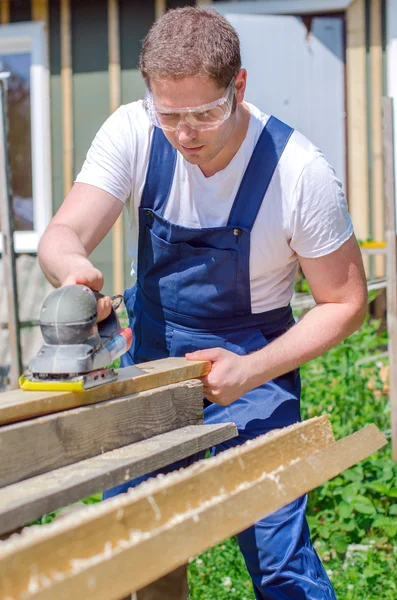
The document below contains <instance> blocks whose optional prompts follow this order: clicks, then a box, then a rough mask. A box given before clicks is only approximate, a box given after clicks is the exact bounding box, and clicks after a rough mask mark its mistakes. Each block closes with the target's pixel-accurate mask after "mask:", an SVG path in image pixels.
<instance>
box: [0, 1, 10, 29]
mask: <svg viewBox="0 0 397 600" xmlns="http://www.w3.org/2000/svg"><path fill="white" fill-rule="evenodd" d="M9 22H10V0H1V2H0V23H1V24H2V25H7V24H8V23H9Z"/></svg>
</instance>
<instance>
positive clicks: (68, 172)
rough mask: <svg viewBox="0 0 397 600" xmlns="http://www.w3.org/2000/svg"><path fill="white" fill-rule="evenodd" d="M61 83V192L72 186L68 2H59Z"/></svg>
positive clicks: (70, 60)
mask: <svg viewBox="0 0 397 600" xmlns="http://www.w3.org/2000/svg"><path fill="white" fill-rule="evenodd" d="M61 82H62V125H63V128H62V129H63V191H64V195H65V196H66V195H67V194H68V193H69V191H70V188H71V187H72V185H73V96H72V92H73V90H72V48H71V31H70V0H61Z"/></svg>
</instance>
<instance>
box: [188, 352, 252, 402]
mask: <svg viewBox="0 0 397 600" xmlns="http://www.w3.org/2000/svg"><path fill="white" fill-rule="evenodd" d="M185 357H186V358H187V360H209V361H211V362H212V368H211V371H210V372H209V373H208V375H206V376H205V377H201V381H202V382H203V386H204V396H205V397H206V398H207V399H208V400H210V402H215V404H220V405H221V406H228V405H229V404H231V403H232V402H234V401H235V400H237V399H238V398H240V397H241V396H242V395H243V394H245V393H246V392H248V391H249V390H250V389H251V386H250V384H249V381H248V364H247V359H248V357H247V356H240V355H238V354H235V353H234V352H230V351H229V350H224V349H223V348H211V349H209V350H197V351H196V352H189V353H187V354H186V355H185Z"/></svg>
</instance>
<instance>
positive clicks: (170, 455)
mask: <svg viewBox="0 0 397 600" xmlns="http://www.w3.org/2000/svg"><path fill="white" fill-rule="evenodd" d="M237 433H238V432H237V429H236V426H235V425H234V424H233V423H219V424H215V425H188V426H187V427H182V428H181V429H176V430H174V431H169V432H167V433H162V434H160V435H156V436H154V437H151V438H150V439H147V440H143V441H141V442H135V443H134V444H130V445H128V446H124V447H123V448H119V449H117V450H112V451H111V452H104V453H103V454H100V455H99V456H95V457H94V458H88V459H87V460H82V461H80V462H78V463H75V464H73V465H69V466H67V467H62V468H61V469H56V470H54V471H50V472H49V473H44V474H43V475H39V476H37V477H31V478H30V479H27V480H25V481H21V482H19V483H15V484H13V485H9V486H7V487H5V488H3V489H1V490H0V535H2V534H4V533H6V532H9V531H13V530H15V529H16V528H17V527H20V526H22V525H25V524H26V523H28V522H29V521H32V520H33V519H37V518H38V517H41V515H44V514H46V513H49V512H52V511H53V510H56V509H57V508H62V507H63V506H67V505H68V504H72V503H73V502H77V501H78V500H81V499H82V498H86V497H87V496H89V495H90V494H94V493H97V492H98V491H102V490H107V489H109V488H111V487H114V486H116V485H119V484H121V483H125V482H126V481H130V480H132V479H135V478H136V477H140V476H141V475H145V474H146V473H152V472H153V471H155V470H157V469H160V468H162V467H165V466H166V465H170V464H173V463H174V462H176V461H178V460H181V459H183V458H187V457H188V456H192V455H193V454H196V453H197V452H201V451H203V450H206V449H207V448H210V447H211V446H215V445H217V444H220V443H222V442H225V441H226V440H228V439H230V438H232V437H235V436H236V435H237Z"/></svg>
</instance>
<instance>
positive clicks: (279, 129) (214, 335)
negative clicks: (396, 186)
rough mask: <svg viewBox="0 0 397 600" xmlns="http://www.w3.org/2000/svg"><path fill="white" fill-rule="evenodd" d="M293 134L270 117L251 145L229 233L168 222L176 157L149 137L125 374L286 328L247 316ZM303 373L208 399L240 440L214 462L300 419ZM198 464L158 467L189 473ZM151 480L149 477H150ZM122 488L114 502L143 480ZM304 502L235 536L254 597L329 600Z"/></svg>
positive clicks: (210, 409)
mask: <svg viewBox="0 0 397 600" xmlns="http://www.w3.org/2000/svg"><path fill="white" fill-rule="evenodd" d="M291 134H292V129H291V128H290V127H288V126H287V125H285V124H284V123H282V122H281V121H279V120H278V119H276V118H274V117H271V118H270V119H269V121H268V123H267V125H266V127H265V128H264V129H263V131H262V134H261V136H260V138H259V140H258V143H257V144H256V147H255V149H254V152H253V154H252V157H251V159H250V162H249V164H248V167H247V169H246V172H245V174H244V177H243V179H242V181H241V185H240V188H239V190H238V192H237V195H236V198H235V201H234V204H233V207H232V209H231V212H230V216H229V220H228V223H227V225H226V226H225V227H214V228H205V229H190V228H188V227H183V226H181V225H177V224H174V223H171V222H169V221H167V220H166V219H164V217H163V214H164V209H165V206H166V203H167V200H168V196H169V193H170V190H171V185H172V181H173V177H174V170H175V164H176V157H177V153H176V150H175V149H174V148H173V147H172V146H171V145H170V144H169V142H168V141H167V139H166V138H165V136H164V134H163V132H162V131H161V129H158V128H155V129H154V133H153V139H152V145H151V152H150V159H149V166H148V171H147V176H146V183H145V187H144V191H143V195H142V201H141V206H140V208H139V241H138V275H137V283H136V285H135V286H134V287H133V288H131V289H129V290H126V293H125V301H126V306H127V310H128V313H129V316H130V322H131V326H132V328H133V331H134V340H133V346H132V348H131V350H130V351H129V353H128V354H126V355H124V357H122V366H127V365H129V364H133V363H140V362H143V361H149V360H155V359H158V358H164V357H166V356H184V355H185V353H186V352H192V351H194V350H202V349H206V348H214V347H221V348H226V349H227V350H230V351H232V352H236V353H237V354H240V355H243V354H248V353H250V352H254V351H255V350H259V349H260V348H263V347H264V346H265V345H266V344H268V343H269V342H271V341H272V340H274V339H275V338H276V337H278V336H279V335H281V334H282V333H284V332H285V331H286V330H287V329H288V328H289V327H290V326H291V325H292V324H293V322H294V321H293V317H292V311H291V308H290V306H286V307H281V308H277V309H275V310H271V311H268V312H264V313H260V314H253V313H252V312H251V296H250V271H249V258H250V236H251V231H252V227H253V225H254V223H255V219H256V216H257V214H258V211H259V208H260V206H261V203H262V201H266V198H264V197H265V194H266V191H267V188H268V185H269V183H270V180H271V178H272V176H273V174H274V171H275V169H276V167H277V164H278V161H279V159H280V157H281V155H282V153H283V151H284V148H285V146H286V145H287V143H288V140H289V138H290V136H291ZM299 396H300V378H299V371H298V370H296V371H293V372H290V373H287V374H286V375H283V376H281V377H278V378H277V379H275V380H273V381H270V382H268V383H265V384H264V385H262V386H261V387H259V388H256V389H254V390H251V391H250V392H248V393H247V394H245V395H244V396H243V397H242V398H240V399H239V400H237V401H236V402H234V403H233V404H231V405H230V406H227V407H224V406H219V405H217V404H212V403H210V402H208V401H206V400H205V409H204V419H205V422H206V423H221V422H226V421H233V422H234V423H235V424H236V425H237V428H238V430H239V436H238V437H237V438H235V439H232V440H229V441H228V442H224V443H222V444H220V445H219V446H216V447H215V448H213V449H212V454H216V453H218V452H221V451H222V450H225V449H226V448H230V447H231V446H236V445H239V444H242V443H243V442H245V441H246V440H247V439H252V438H255V437H257V436H259V435H261V434H263V433H266V432H267V431H269V430H271V429H274V428H278V427H284V426H286V425H290V424H291V423H294V422H296V421H299V420H300V409H299ZM196 458H197V457H191V458H190V459H186V460H185V461H179V462H178V463H177V464H174V465H172V466H171V467H167V468H165V469H161V470H160V471H161V472H162V473H164V472H167V471H170V470H173V469H175V468H180V467H181V466H186V465H187V464H190V462H192V461H194V460H195V459H196ZM152 475H153V474H152ZM148 477H149V476H145V477H141V478H139V479H137V480H134V481H133V482H127V483H125V484H122V485H119V486H117V487H116V488H113V489H112V490H108V491H107V492H105V494H104V498H109V497H111V496H115V495H117V494H119V493H122V492H124V491H126V490H127V489H128V488H129V487H133V486H135V485H137V484H138V483H140V482H141V481H143V480H144V479H147V478H148ZM305 507H306V498H305V497H303V498H300V499H298V500H296V501H295V502H293V503H291V504H289V505H288V506H286V507H284V508H282V509H281V510H279V511H277V512H276V513H274V514H272V515H271V516H269V517H267V518H265V519H263V520H262V521H259V522H258V523H256V524H255V525H254V526H253V527H250V528H249V529H247V530H246V531H244V532H242V533H241V534H240V535H239V536H238V541H239V544H240V548H241V550H242V553H243V555H244V558H245V561H246V564H247V568H248V570H249V573H250V575H251V577H252V581H253V585H254V590H255V595H256V598H257V599H263V598H274V599H277V600H278V599H279V600H281V599H290V600H309V599H310V600H320V599H321V600H335V595H334V593H333V590H332V587H331V584H330V582H329V579H328V577H327V575H326V573H325V571H324V568H323V566H322V564H321V562H320V560H319V558H318V556H317V554H316V552H315V550H314V548H313V546H312V544H311V542H310V538H309V531H308V526H307V524H306V520H305Z"/></svg>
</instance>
